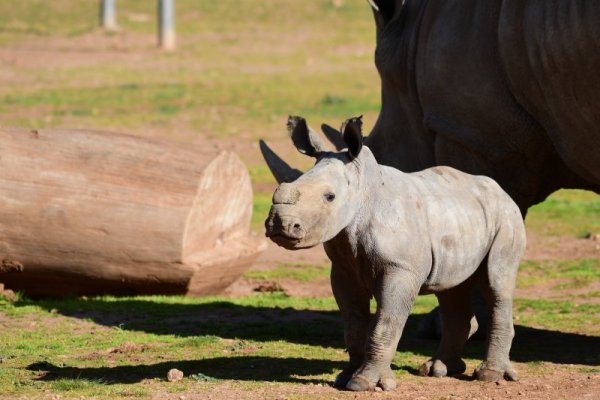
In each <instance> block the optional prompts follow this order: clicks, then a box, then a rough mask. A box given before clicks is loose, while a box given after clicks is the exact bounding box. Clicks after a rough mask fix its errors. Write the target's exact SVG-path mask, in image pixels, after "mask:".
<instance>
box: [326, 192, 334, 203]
mask: <svg viewBox="0 0 600 400" xmlns="http://www.w3.org/2000/svg"><path fill="white" fill-rule="evenodd" d="M325 200H327V201H329V202H332V201H333V200H335V194H333V193H331V192H328V193H325Z"/></svg>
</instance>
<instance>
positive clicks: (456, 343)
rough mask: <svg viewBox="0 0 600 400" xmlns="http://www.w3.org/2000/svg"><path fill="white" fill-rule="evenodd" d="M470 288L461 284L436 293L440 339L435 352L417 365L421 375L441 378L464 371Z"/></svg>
mask: <svg viewBox="0 0 600 400" xmlns="http://www.w3.org/2000/svg"><path fill="white" fill-rule="evenodd" d="M470 294H471V287H470V285H469V284H468V282H467V283H464V284H462V285H460V286H458V287H456V288H453V289H449V290H446V291H444V292H440V293H437V294H436V296H437V298H438V301H439V303H440V313H441V320H442V321H441V322H442V339H441V341H440V345H439V348H438V350H437V352H436V353H435V355H434V356H433V357H432V358H431V359H430V360H429V361H427V362H426V363H424V364H423V365H421V367H420V368H419V374H420V375H422V376H435V377H442V376H446V375H457V374H462V373H463V372H465V369H466V366H465V363H464V362H463V360H462V359H461V355H462V352H463V348H464V346H465V343H466V341H467V339H468V338H469V336H470V334H471V332H472V331H473V328H472V326H471V324H472V323H475V324H476V323H477V322H476V321H472V320H473V318H474V316H473V312H472V310H471V296H470Z"/></svg>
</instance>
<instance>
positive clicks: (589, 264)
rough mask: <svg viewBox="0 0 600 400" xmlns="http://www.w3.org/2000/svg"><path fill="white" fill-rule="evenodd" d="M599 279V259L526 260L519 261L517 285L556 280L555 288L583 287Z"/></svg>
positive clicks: (537, 283) (522, 286)
mask: <svg viewBox="0 0 600 400" xmlns="http://www.w3.org/2000/svg"><path fill="white" fill-rule="evenodd" d="M599 279H600V260H598V259H584V260H568V261H567V260H549V261H533V260H527V261H524V262H523V263H521V266H520V268H519V275H518V277H517V286H518V287H520V288H528V287H533V286H536V285H540V284H545V283H548V282H558V283H557V284H556V286H555V289H557V290H562V289H570V288H580V287H585V286H587V285H589V284H591V283H592V282H595V281H598V280H599Z"/></svg>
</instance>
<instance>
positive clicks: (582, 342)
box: [16, 298, 600, 371]
mask: <svg viewBox="0 0 600 400" xmlns="http://www.w3.org/2000/svg"><path fill="white" fill-rule="evenodd" d="M29 304H36V305H38V306H41V307H45V308H47V309H48V310H52V309H55V308H57V307H62V308H58V310H55V312H56V311H57V312H58V313H60V314H62V315H65V316H69V317H74V318H80V319H85V320H92V321H93V322H95V323H97V324H101V325H105V326H111V327H118V328H120V329H125V330H132V331H141V332H147V333H153V334H159V335H160V334H168V335H177V336H182V337H188V336H201V335H214V336H219V337H222V338H230V339H242V340H253V341H275V340H283V341H287V342H290V343H297V344H306V345H313V346H325V347H337V348H343V347H344V343H343V328H342V323H341V318H340V316H339V312H338V311H318V310H297V309H293V308H278V307H258V306H244V305H238V304H235V303H233V302H228V301H222V300H219V301H214V302H209V303H204V304H185V303H171V304H169V303H156V302H152V301H150V300H145V299H131V298H124V299H117V300H111V301H102V300H96V299H89V300H81V301H78V300H73V301H40V302H37V301H36V302H30V301H27V300H25V301H22V302H17V303H16V305H17V306H19V305H29ZM425 317H426V315H425V314H412V315H411V316H410V317H409V319H408V321H407V324H406V327H405V330H404V333H403V335H402V339H401V341H400V344H399V346H398V350H399V351H410V352H412V353H414V354H419V355H422V356H423V358H424V361H425V359H427V358H428V357H430V356H431V355H432V354H433V353H434V352H435V350H436V348H437V344H438V340H428V339H419V338H417V336H416V332H417V329H418V326H419V323H420V320H421V319H422V318H425ZM515 331H516V335H515V339H514V341H513V347H512V350H511V358H512V360H514V361H518V362H531V361H546V362H552V363H558V364H584V365H592V366H596V365H598V364H600V355H599V354H597V353H598V352H597V351H594V350H593V349H598V348H600V337H598V336H589V335H583V334H576V333H566V332H559V331H552V330H546V329H539V328H531V327H526V326H520V325H516V326H515ZM483 356H484V341H469V343H467V346H466V349H465V357H469V358H476V359H481V358H483ZM196 362H198V363H203V362H208V361H196ZM222 362H223V363H226V362H227V361H222ZM277 362H280V361H277ZM281 362H283V361H281ZM313 362H314V360H313V361H308V364H307V365H312V364H311V363H313ZM319 365H323V364H319ZM132 368H133V367H132ZM296 371H300V369H297V370H296Z"/></svg>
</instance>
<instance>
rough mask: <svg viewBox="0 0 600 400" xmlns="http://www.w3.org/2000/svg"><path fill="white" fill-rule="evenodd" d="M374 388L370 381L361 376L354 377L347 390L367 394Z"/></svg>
mask: <svg viewBox="0 0 600 400" xmlns="http://www.w3.org/2000/svg"><path fill="white" fill-rule="evenodd" d="M372 388H373V387H372V386H371V384H370V383H369V381H368V380H366V379H365V378H363V377H362V376H359V375H357V376H353V377H352V378H351V379H350V380H349V381H348V383H347V384H346V389H348V390H351V391H353V392H365V391H367V390H369V389H372Z"/></svg>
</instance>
